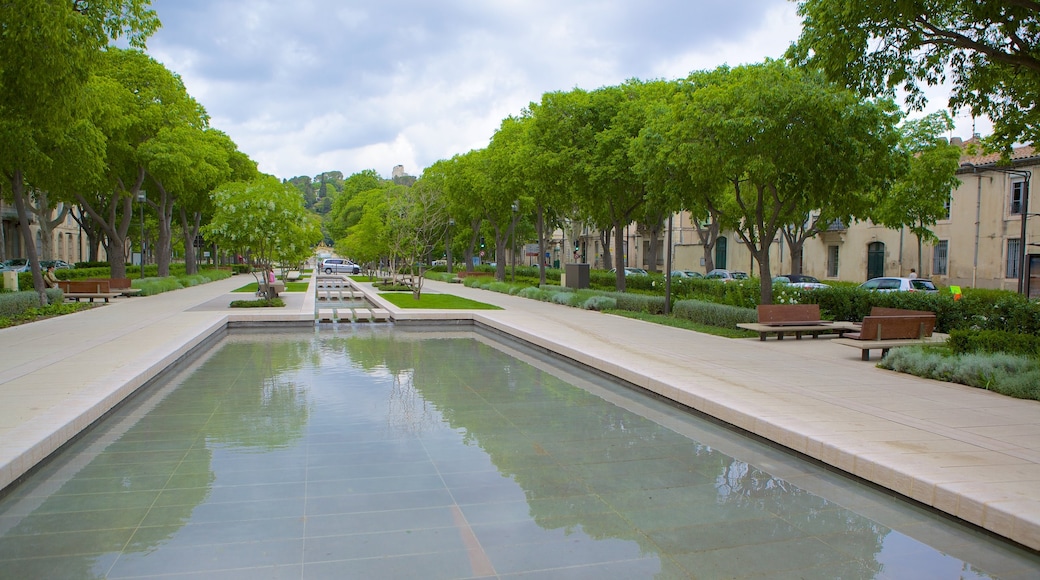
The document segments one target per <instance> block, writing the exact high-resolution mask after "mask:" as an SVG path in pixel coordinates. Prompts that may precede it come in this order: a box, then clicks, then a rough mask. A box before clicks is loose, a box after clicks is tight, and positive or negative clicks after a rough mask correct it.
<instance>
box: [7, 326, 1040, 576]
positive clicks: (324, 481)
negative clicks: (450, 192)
mask: <svg viewBox="0 0 1040 580" xmlns="http://www.w3.org/2000/svg"><path fill="white" fill-rule="evenodd" d="M159 574H167V575H173V576H172V577H180V576H179V575H183V576H184V577H221V578H235V577H243V578H250V579H257V578H330V577H336V578H339V577H353V578H391V577H422V578H468V577H495V576H502V577H508V576H513V575H518V576H519V575H523V576H527V577H546V578H558V577H567V578H693V577H696V578H766V577H768V578H838V577H841V578H988V577H999V578H1036V577H1038V576H1040V558H1038V557H1037V556H1036V554H1031V553H1027V552H1025V551H1023V550H1020V549H1018V548H1016V547H1014V546H1011V545H1008V544H1006V543H1003V542H1001V541H999V540H995V539H993V538H992V537H990V536H989V535H987V534H984V533H981V532H978V531H976V530H974V529H970V528H967V527H964V526H960V525H957V524H955V523H953V522H951V521H950V520H948V519H947V518H945V517H942V516H939V515H936V514H934V513H932V512H930V511H928V510H925V509H922V508H919V507H917V506H914V505H911V504H909V503H905V502H903V501H900V500H897V499H894V498H892V497H890V496H889V495H888V494H886V493H884V492H881V491H878V490H876V489H873V488H871V487H867V486H864V485H860V484H858V483H855V482H852V481H850V480H848V479H846V478H844V477H843V476H841V475H838V474H835V473H833V472H831V471H829V470H827V469H824V468H822V467H820V466H818V465H815V464H812V463H808V462H805V461H802V460H799V459H797V458H794V457H792V456H790V455H788V454H787V453H785V452H782V451H780V450H777V449H776V448H774V447H772V446H769V445H766V444H762V443H759V442H757V441H754V440H751V439H748V438H746V437H743V436H740V435H737V434H735V433H733V432H731V431H730V430H728V429H725V428H723V427H721V426H719V425H716V424H714V423H712V422H710V421H706V420H703V419H700V418H698V417H695V416H693V415H691V414H689V413H687V412H684V411H683V410H680V409H677V408H675V407H674V406H672V405H670V404H666V403H663V402H660V401H658V400H656V399H655V398H652V397H649V396H646V395H643V394H641V393H637V392H634V391H632V390H629V389H628V388H626V387H624V386H621V385H618V384H615V383H614V382H612V381H608V380H605V379H603V378H601V377H599V376H598V375H595V374H593V373H589V372H585V371H583V370H580V369H577V368H575V367H572V366H569V365H566V364H563V363H559V362H557V361H554V360H550V359H546V358H545V357H542V356H538V355H536V354H534V352H533V351H529V350H527V349H525V348H524V347H522V346H520V345H517V344H512V343H508V344H506V343H501V342H497V341H496V340H495V339H492V338H489V337H488V336H485V335H482V334H478V333H469V332H451V333H445V332H435V331H408V330H401V329H393V328H391V327H366V328H360V327H359V328H358V329H356V330H351V329H347V328H343V329H341V330H320V331H316V332H315V331H307V332H286V333H279V334H274V335H271V334H264V335H260V334H246V333H240V334H233V335H232V336H230V337H228V338H227V339H225V340H224V341H223V342H222V343H221V344H219V345H218V346H217V347H216V348H214V349H213V350H211V351H210V352H208V353H205V354H204V355H202V356H201V357H200V358H199V359H198V360H196V361H195V362H193V363H192V364H190V365H189V366H188V367H187V368H185V369H184V370H183V371H182V372H180V373H178V374H177V376H175V377H173V378H172V379H170V380H169V381H167V382H165V383H163V384H159V385H154V386H151V387H149V388H148V389H147V391H146V392H144V393H141V394H140V395H139V396H137V397H135V398H134V399H133V400H132V401H130V402H129V403H127V404H126V405H124V406H122V407H121V408H120V409H119V410H117V411H116V412H115V413H113V414H112V415H110V416H109V417H108V418H107V419H106V420H105V421H104V422H103V423H102V424H101V425H99V426H97V427H96V428H94V429H93V430H91V431H90V432H89V433H88V434H86V435H85V436H84V437H82V438H80V439H78V440H77V441H76V442H75V443H74V444H72V445H71V446H69V447H68V448H67V449H65V450H64V451H63V452H61V454H60V455H59V456H58V457H56V458H54V459H53V460H51V461H49V462H48V463H46V464H45V465H44V467H43V468H41V469H40V470H39V471H37V472H36V473H35V474H34V475H33V476H32V477H30V478H29V479H28V480H27V481H25V482H24V483H22V484H21V485H19V486H18V487H17V488H15V489H13V490H12V491H10V493H8V495H7V496H6V497H5V498H4V499H3V500H2V501H0V577H4V578H95V577H97V578H101V577H108V578H126V577H147V576H154V575H159ZM164 577H165V576H164Z"/></svg>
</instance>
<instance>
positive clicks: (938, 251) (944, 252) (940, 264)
mask: <svg viewBox="0 0 1040 580" xmlns="http://www.w3.org/2000/svg"><path fill="white" fill-rule="evenodd" d="M949 247H950V241H949V240H939V242H938V243H936V244H935V248H934V249H933V250H932V273H933V274H935V275H937V276H945V275H946V274H947V272H946V268H947V260H948V256H949Z"/></svg>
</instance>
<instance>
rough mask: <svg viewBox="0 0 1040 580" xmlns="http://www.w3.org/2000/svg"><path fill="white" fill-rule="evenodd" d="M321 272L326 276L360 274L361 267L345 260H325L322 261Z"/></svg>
mask: <svg viewBox="0 0 1040 580" xmlns="http://www.w3.org/2000/svg"><path fill="white" fill-rule="evenodd" d="M320 269H321V271H322V272H325V273H326V274H360V273H361V266H358V265H357V264H355V263H354V262H351V261H350V260H346V259H343V258H325V259H324V260H322V261H321V268H320Z"/></svg>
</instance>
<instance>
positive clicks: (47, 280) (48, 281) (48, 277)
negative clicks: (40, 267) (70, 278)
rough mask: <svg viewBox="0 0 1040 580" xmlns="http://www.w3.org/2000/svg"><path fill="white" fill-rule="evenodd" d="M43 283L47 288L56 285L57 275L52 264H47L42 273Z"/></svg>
mask: <svg viewBox="0 0 1040 580" xmlns="http://www.w3.org/2000/svg"><path fill="white" fill-rule="evenodd" d="M43 285H44V286H46V287H48V288H57V287H58V277H57V276H55V275H54V266H47V271H46V272H44V273H43Z"/></svg>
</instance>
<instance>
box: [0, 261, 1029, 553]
mask: <svg viewBox="0 0 1040 580" xmlns="http://www.w3.org/2000/svg"><path fill="white" fill-rule="evenodd" d="M250 281H251V279H250V278H248V277H243V276H234V277H231V278H229V279H226V280H222V281H218V282H214V283H210V284H206V285H202V286H197V287H193V288H187V289H184V290H179V291H176V292H169V293H165V294H160V295H157V296H151V297H137V298H128V299H119V300H116V301H114V302H113V303H112V304H109V305H105V306H100V307H97V308H93V309H91V310H88V311H84V312H80V313H77V314H73V315H67V316H62V317H58V318H53V319H49V320H44V321H40V322H36V323H33V324H27V325H22V326H17V327H13V328H8V329H2V330H0V348H2V350H0V352H3V356H2V357H0V487H3V486H7V485H9V484H10V483H12V482H14V481H16V480H17V479H18V478H19V477H20V476H22V475H23V474H24V473H26V472H27V471H28V470H30V469H31V468H32V467H33V466H34V465H36V464H37V463H38V462H40V461H41V460H43V459H44V458H46V457H47V456H48V455H49V454H50V453H52V452H53V451H54V450H56V449H58V448H59V447H61V445H63V444H64V443H65V442H67V441H68V440H69V439H70V438H72V437H74V436H75V434H76V433H78V432H79V431H81V430H82V429H84V428H85V427H87V426H88V425H90V424H91V423H92V422H93V421H95V420H96V419H97V418H99V417H100V416H102V415H104V414H105V412H107V411H108V410H109V409H111V408H112V407H113V406H114V405H116V404H117V403H118V402H119V401H121V400H122V399H124V398H125V397H126V396H127V395H129V394H130V393H132V392H133V391H134V390H135V389H137V388H139V387H140V386H142V385H144V384H145V383H146V382H148V381H149V380H150V379H152V378H154V377H156V376H158V375H160V374H161V373H162V372H163V370H164V369H166V368H168V367H169V366H170V365H172V364H173V363H174V362H176V361H177V360H178V359H180V358H181V357H183V356H185V355H186V354H187V353H189V352H190V351H191V350H192V349H193V348H195V347H197V346H199V345H201V344H204V343H205V342H206V341H207V340H209V339H212V338H214V337H219V336H222V335H223V333H224V332H225V329H226V328H227V327H228V325H229V324H232V325H236V324H237V325H251V324H283V325H284V324H298V325H304V326H306V325H311V324H313V323H314V318H315V315H314V313H315V298H314V295H313V293H310V292H308V293H288V294H284V295H283V297H284V298H285V300H286V303H287V307H286V308H284V309H230V308H228V305H229V303H230V302H231V300H234V299H236V298H241V297H248V296H249V295H248V294H233V292H232V291H233V290H234V289H236V288H238V287H240V286H242V285H244V284H246V283H248V282H250ZM361 286H362V289H363V290H366V292H369V293H370V297H371V299H372V300H373V301H375V302H377V303H379V304H380V305H381V306H382V307H384V308H386V309H387V310H389V311H390V312H391V316H392V318H393V319H394V320H395V322H398V323H401V324H404V323H412V322H415V321H437V320H443V321H453V322H457V321H459V320H462V321H473V322H474V323H476V324H479V325H482V326H483V327H485V328H488V329H492V330H494V331H498V332H501V333H504V334H506V335H510V336H513V337H516V338H518V339H520V340H523V341H526V342H528V343H531V344H533V345H535V346H538V347H542V348H545V349H548V350H550V351H553V352H556V353H558V354H560V355H563V356H564V357H567V358H570V359H573V360H575V361H577V362H580V363H583V364H585V365H588V366H590V367H593V368H595V369H598V370H601V371H603V372H606V373H608V374H611V375H614V376H616V377H618V378H621V379H624V380H626V381H629V382H631V383H633V384H635V385H637V386H639V387H642V388H645V389H648V390H650V391H653V392H656V393H658V394H660V395H663V396H665V397H668V398H670V399H673V400H675V401H678V402H680V403H682V404H685V405H687V406H689V407H691V408H693V409H696V410H698V411H701V412H703V413H706V414H708V415H711V416H713V417H716V418H718V419H720V420H722V421H725V422H727V423H730V424H732V425H735V426H736V427H739V428H741V429H744V430H746V431H748V432H750V433H754V434H756V435H758V436H761V437H763V438H765V439H768V440H771V441H774V442H776V443H778V444H780V445H783V446H785V447H788V448H790V449H792V450H794V451H796V452H799V453H802V454H804V455H806V456H808V457H810V458H814V459H817V460H819V461H822V462H824V463H826V464H829V465H833V466H835V467H837V468H839V469H841V470H844V471H846V472H848V473H851V474H854V475H856V476H858V477H861V478H863V479H865V480H867V481H870V482H873V483H876V484H878V485H880V486H883V487H885V488H888V489H891V490H893V491H895V492H897V493H900V494H902V495H905V496H908V497H910V498H913V499H914V500H917V501H919V502H921V503H922V504H925V505H929V506H932V507H935V508H936V509H939V510H941V511H944V512H947V513H949V514H952V515H955V516H958V517H960V518H961V519H963V520H966V521H968V522H971V523H973V524H976V525H978V526H981V527H982V528H985V529H988V530H990V531H992V532H994V533H996V534H999V535H1001V536H1004V537H1007V538H1010V539H1012V540H1014V541H1016V542H1019V543H1021V544H1023V545H1025V546H1028V547H1030V548H1032V549H1034V550H1038V549H1040V403H1038V402H1035V401H1022V400H1017V399H1011V398H1008V397H1003V396H1001V395H996V394H993V393H990V392H987V391H983V390H979V389H974V388H970V387H964V386H961V385H954V384H948V383H941V382H937V381H931V380H925V379H919V378H916V377H912V376H908V375H902V374H898V373H893V372H889V371H884V370H881V369H878V368H876V367H875V366H874V364H873V363H870V362H863V361H861V360H860V351H859V350H857V349H852V348H848V347H843V346H841V345H838V344H834V343H833V342H832V341H831V340H829V339H827V338H820V339H815V340H814V339H808V338H806V339H803V340H790V339H788V340H783V341H777V340H773V339H770V340H768V341H766V342H761V341H759V340H758V339H757V338H754V339H741V340H734V339H726V338H720V337H715V336H710V335H703V334H698V333H694V332H689V331H685V330H680V329H674V328H668V327H662V326H658V325H654V324H649V323H645V322H641V321H636V320H630V319H627V318H623V317H618V316H612V315H606V314H602V313H597V312H590V311H584V310H580V309H576V308H569V307H566V306H560V305H556V304H549V303H542V302H537V301H533V300H528V299H524V298H518V297H514V296H507V295H503V294H498V293H492V292H486V291H482V290H476V289H471V288H466V287H464V286H462V285H449V284H446V283H440V282H432V281H427V282H426V283H425V285H424V291H425V292H445V293H449V292H450V293H452V294H456V295H459V296H464V297H466V298H471V299H474V300H478V301H482V302H486V303H492V304H495V305H498V306H501V307H502V308H503V310H495V311H488V310H481V311H421V310H418V311H417V310H400V309H396V308H395V307H393V306H391V305H389V304H386V303H385V302H380V301H379V298H378V297H377V296H376V295H375V293H374V292H371V287H370V286H367V285H364V284H362V285H361Z"/></svg>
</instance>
